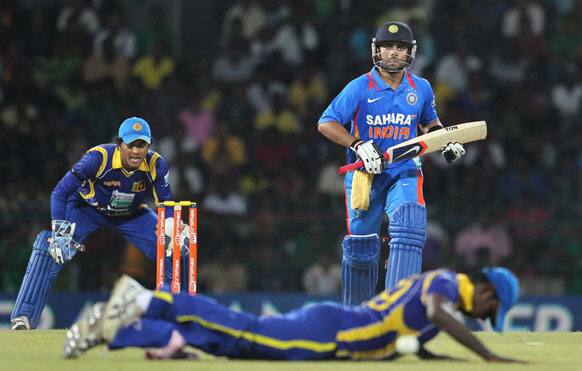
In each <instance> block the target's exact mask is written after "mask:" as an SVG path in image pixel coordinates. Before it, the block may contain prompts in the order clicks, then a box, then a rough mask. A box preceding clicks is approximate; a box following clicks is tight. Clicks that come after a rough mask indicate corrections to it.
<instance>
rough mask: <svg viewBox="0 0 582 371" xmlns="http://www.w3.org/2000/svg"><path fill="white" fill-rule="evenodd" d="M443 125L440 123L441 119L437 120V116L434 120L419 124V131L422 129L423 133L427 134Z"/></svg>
mask: <svg viewBox="0 0 582 371" xmlns="http://www.w3.org/2000/svg"><path fill="white" fill-rule="evenodd" d="M444 127H445V126H444V125H443V124H442V122H441V120H439V119H438V117H437V118H436V119H435V120H432V121H431V122H429V123H428V124H426V125H420V131H422V133H423V134H427V133H430V132H432V131H435V130H439V129H442V128H444Z"/></svg>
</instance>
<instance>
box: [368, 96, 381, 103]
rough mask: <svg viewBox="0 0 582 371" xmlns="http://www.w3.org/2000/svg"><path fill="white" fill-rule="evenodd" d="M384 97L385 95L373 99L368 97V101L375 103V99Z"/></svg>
mask: <svg viewBox="0 0 582 371" xmlns="http://www.w3.org/2000/svg"><path fill="white" fill-rule="evenodd" d="M382 98H384V97H378V98H373V99H372V98H368V103H374V102H375V101H377V100H380V99H382Z"/></svg>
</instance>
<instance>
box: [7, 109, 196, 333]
mask: <svg viewBox="0 0 582 371" xmlns="http://www.w3.org/2000/svg"><path fill="white" fill-rule="evenodd" d="M151 142H152V136H151V132H150V127H149V125H148V123H147V122H146V121H145V120H144V119H142V118H139V117H130V118H128V119H126V120H124V121H123V122H122V123H121V126H120V127H119V132H118V139H117V143H116V144H101V145H98V146H95V147H93V148H91V149H90V150H88V151H87V152H86V153H85V155H84V156H83V157H82V158H81V159H80V160H79V161H78V162H77V163H76V164H75V165H74V166H73V168H72V169H71V171H69V172H67V174H65V176H64V177H63V178H62V179H61V180H60V182H59V183H58V184H57V186H56V187H55V189H54V190H53V192H52V195H51V219H52V222H51V227H52V228H51V230H50V231H49V230H44V231H41V232H40V233H39V234H38V236H37V237H36V240H35V241H34V244H33V248H32V254H31V256H30V260H29V262H28V267H27V268H26V273H25V275H24V279H23V281H22V285H21V287H20V291H19V293H18V297H17V298H16V303H15V305H14V309H13V310H12V316H11V321H12V329H13V330H28V329H31V328H36V327H37V325H38V323H39V320H40V316H41V313H42V310H43V308H44V306H45V303H46V301H47V298H48V296H49V295H50V292H51V290H52V287H53V284H54V282H55V279H56V278H57V275H58V273H59V271H60V270H61V269H62V268H63V266H64V264H66V263H67V262H68V261H70V260H71V259H72V258H73V257H74V256H75V255H76V254H77V252H78V251H83V250H84V246H83V241H85V239H86V237H87V236H88V235H89V234H90V233H91V232H93V231H95V230H97V229H99V228H115V229H116V230H117V231H119V232H120V233H121V234H122V235H123V236H124V237H125V238H126V239H127V240H128V241H129V242H131V243H132V244H133V245H135V246H136V247H137V248H138V249H140V250H141V251H142V252H143V253H144V254H145V255H146V256H147V257H148V258H149V259H151V260H155V258H156V225H157V214H156V213H154V212H153V211H152V210H150V209H149V208H148V207H147V206H146V205H145V201H146V197H147V196H148V195H149V194H150V191H151V192H152V193H153V197H154V200H155V201H156V202H158V201H166V200H171V199H172V193H171V190H170V185H169V183H168V177H169V174H168V165H167V163H166V160H164V158H163V157H162V156H161V155H160V154H159V153H157V152H154V151H150V150H149V148H150V144H151ZM169 219H170V218H169ZM167 224H169V225H173V220H168V221H167ZM184 227H185V229H184V230H183V232H182V236H183V237H185V236H187V234H188V230H187V225H184ZM166 231H167V233H169V234H173V230H172V228H166ZM170 238H171V236H170ZM184 245H185V244H184ZM184 250H186V248H185V247H184V248H183V251H182V259H183V263H182V267H184V268H187V264H185V262H186V259H187V254H186V251H184ZM170 251H171V249H169V248H168V250H167V253H166V256H167V259H168V261H169V257H168V255H169V254H171V252H170ZM166 266H167V267H171V264H169V263H168V264H166ZM170 276H171V269H167V270H166V277H167V279H166V281H167V282H169V281H170V280H169V278H170ZM181 276H182V277H187V275H186V274H182V275H181ZM183 287H187V286H186V285H183Z"/></svg>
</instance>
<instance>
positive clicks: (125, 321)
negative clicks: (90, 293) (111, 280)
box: [103, 274, 147, 342]
mask: <svg viewBox="0 0 582 371" xmlns="http://www.w3.org/2000/svg"><path fill="white" fill-rule="evenodd" d="M144 292H147V290H146V289H145V288H144V287H143V286H142V285H140V284H139V283H138V282H137V281H136V280H134V279H133V278H131V277H129V276H128V275H125V274H124V275H123V276H121V278H120V279H118V280H117V282H115V286H114V287H113V291H112V292H111V298H109V301H108V302H107V306H106V307H105V320H104V321H103V337H104V338H105V340H107V341H108V342H109V341H112V340H113V338H114V337H115V335H116V334H117V331H119V328H120V327H122V326H127V325H129V324H130V323H132V322H135V321H136V320H137V319H139V317H140V316H141V315H142V314H143V310H142V309H141V308H140V307H139V306H138V305H137V303H136V298H137V297H138V296H139V295H140V294H142V293H144Z"/></svg>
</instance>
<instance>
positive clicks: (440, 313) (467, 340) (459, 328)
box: [426, 294, 519, 362]
mask: <svg viewBox="0 0 582 371" xmlns="http://www.w3.org/2000/svg"><path fill="white" fill-rule="evenodd" d="M447 307H452V303H451V302H450V301H449V300H448V299H447V298H445V297H444V296H441V295H438V294H432V295H428V297H427V302H426V313H427V316H428V319H429V320H430V321H431V322H432V323H434V324H435V325H436V326H438V327H439V328H440V329H441V330H442V331H444V332H446V333H447V334H449V335H450V336H451V337H452V338H453V339H455V340H456V341H458V342H459V343H461V344H463V345H464V346H465V347H467V348H468V349H470V350H472V351H473V352H475V353H476V354H477V355H479V356H480V357H481V358H483V359H484V360H486V361H488V362H519V361H516V360H514V359H511V358H506V357H501V356H498V355H497V354H495V353H493V352H492V351H491V350H489V349H488V348H487V347H486V346H485V345H484V344H483V343H482V342H481V341H480V340H479V339H477V337H476V336H475V335H473V334H472V333H471V331H469V330H468V329H467V328H466V327H465V326H464V325H463V324H462V323H460V322H459V321H457V320H456V319H455V318H454V317H453V316H452V315H451V314H449V313H448V311H447V310H446V309H445V308H447Z"/></svg>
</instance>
